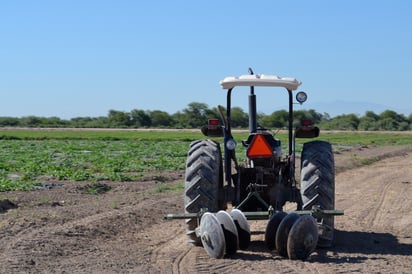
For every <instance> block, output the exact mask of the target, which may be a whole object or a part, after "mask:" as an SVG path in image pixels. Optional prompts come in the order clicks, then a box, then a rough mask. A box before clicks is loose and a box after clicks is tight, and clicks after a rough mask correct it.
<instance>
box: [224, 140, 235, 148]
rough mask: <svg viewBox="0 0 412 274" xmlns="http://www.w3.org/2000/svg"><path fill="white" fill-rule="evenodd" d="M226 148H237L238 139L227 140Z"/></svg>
mask: <svg viewBox="0 0 412 274" xmlns="http://www.w3.org/2000/svg"><path fill="white" fill-rule="evenodd" d="M226 148H227V149H228V150H234V149H235V148H236V141H235V140H234V139H229V140H227V141H226Z"/></svg>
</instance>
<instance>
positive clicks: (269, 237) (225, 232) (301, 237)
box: [164, 207, 343, 260]
mask: <svg viewBox="0 0 412 274" xmlns="http://www.w3.org/2000/svg"><path fill="white" fill-rule="evenodd" d="M331 215H343V211H341V210H321V209H319V208H318V207H314V208H313V209H312V210H310V211H308V210H305V211H292V212H285V211H273V210H269V211H268V212H264V211H259V212H242V211H241V210H239V209H237V208H234V209H232V210H231V211H224V210H220V211H218V212H216V213H212V212H208V211H207V209H202V210H201V211H200V212H199V213H197V214H193V213H186V214H166V215H164V219H168V220H170V219H196V220H197V222H198V224H199V225H198V227H197V228H196V229H195V231H196V236H197V237H199V239H200V241H201V243H202V245H203V248H204V249H205V251H206V253H207V254H208V255H209V256H210V257H212V258H216V259H220V258H223V257H224V256H225V255H233V254H236V252H237V250H238V249H241V250H247V248H248V247H249V245H250V243H251V232H250V226H249V223H248V220H264V219H267V220H268V223H267V225H266V229H265V244H266V246H267V247H268V250H269V251H271V250H276V251H277V253H278V254H279V255H280V256H282V257H285V258H289V259H291V260H305V259H307V258H308V257H309V256H310V254H312V252H313V251H314V250H315V249H316V246H317V244H318V239H319V233H322V231H323V229H324V225H323V224H322V220H323V217H324V216H331Z"/></svg>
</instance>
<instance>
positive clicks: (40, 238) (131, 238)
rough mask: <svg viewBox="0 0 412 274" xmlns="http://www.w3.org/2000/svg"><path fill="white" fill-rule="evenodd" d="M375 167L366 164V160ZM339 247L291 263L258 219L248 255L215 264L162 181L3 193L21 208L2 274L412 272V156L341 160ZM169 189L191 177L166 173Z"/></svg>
mask: <svg viewBox="0 0 412 274" xmlns="http://www.w3.org/2000/svg"><path fill="white" fill-rule="evenodd" d="M365 159H366V160H367V161H370V162H371V161H374V163H373V164H371V165H367V166H362V167H357V165H358V164H359V163H360V162H363V163H365V161H366V160H365ZM335 160H336V167H337V171H338V172H337V175H336V208H338V209H343V210H345V215H344V216H340V217H336V221H335V226H336V229H337V231H336V233H335V238H336V240H335V245H334V246H333V247H331V248H327V249H318V250H316V252H315V253H313V254H312V255H311V256H310V257H309V258H308V259H307V260H306V261H304V262H303V261H291V260H288V259H284V258H281V257H280V256H278V255H277V254H276V252H269V251H268V250H267V249H266V247H265V245H264V242H263V241H264V229H265V226H266V221H251V222H250V225H251V230H252V232H253V233H252V244H251V246H250V248H249V249H248V250H247V251H239V252H238V253H237V254H235V255H233V256H231V257H226V258H224V259H220V260H216V259H211V258H209V257H208V256H207V254H206V253H205V251H204V250H203V249H202V248H201V247H193V246H190V245H188V244H187V243H186V238H185V233H184V224H183V221H181V220H173V221H165V220H163V219H162V215H163V214H164V213H169V212H182V207H183V204H182V203H183V202H182V201H183V194H182V191H181V190H180V191H166V192H159V189H161V188H158V187H157V185H158V184H164V182H158V181H157V177H153V178H148V179H147V180H145V181H143V182H128V183H112V182H104V183H105V184H106V185H107V186H111V187H112V190H110V191H109V192H106V193H104V194H100V195H91V194H87V193H85V191H84V188H82V186H84V184H85V183H75V182H73V183H68V182H63V185H59V184H55V185H51V186H52V187H51V189H39V190H36V191H30V192H7V193H0V200H3V201H4V200H6V199H8V200H10V201H11V202H13V203H14V204H16V205H17V206H18V208H14V209H8V210H7V209H4V210H3V212H2V211H0V241H1V245H0V273H199V272H200V273H348V272H369V273H370V272H382V273H385V272H388V273H408V272H411V271H412V268H411V266H410V261H411V259H412V212H411V209H412V168H411V166H412V150H411V149H410V148H405V147H404V148H400V147H386V148H351V149H348V150H347V151H340V152H339V153H338V152H337V153H336V155H335ZM165 177H166V178H168V179H169V180H170V182H169V184H171V185H177V184H178V183H179V182H181V181H182V180H183V172H178V173H176V172H171V173H165V174H162V178H165Z"/></svg>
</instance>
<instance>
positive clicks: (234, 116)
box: [230, 107, 249, 128]
mask: <svg viewBox="0 0 412 274" xmlns="http://www.w3.org/2000/svg"><path fill="white" fill-rule="evenodd" d="M230 115H231V121H232V124H231V126H232V127H234V128H247V127H248V126H249V115H248V114H247V113H245V112H244V111H243V109H242V108H240V107H233V108H232V109H231V111H230Z"/></svg>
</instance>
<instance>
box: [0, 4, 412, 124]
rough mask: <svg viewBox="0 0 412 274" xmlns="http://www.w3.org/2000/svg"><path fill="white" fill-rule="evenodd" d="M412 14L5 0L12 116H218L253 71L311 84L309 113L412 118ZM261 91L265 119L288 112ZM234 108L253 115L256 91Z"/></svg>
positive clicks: (2, 36)
mask: <svg viewBox="0 0 412 274" xmlns="http://www.w3.org/2000/svg"><path fill="white" fill-rule="evenodd" d="M411 14H412V1H407V0H405V1H400V0H392V1H389V0H388V1H367V0H365V1H358V0H357V1H355V0H347V1H327V0H324V1H319V0H314V1H304V0H301V1H293V0H291V1H274V0H273V1H250V0H249V1H217V0H216V1H126V0H119V1H114V0H112V1H105V0H98V1H97V0H96V1H95V0H82V1H77V0H71V1H42V0H38V1H29V0H27V1H24V0H21V1H14V0H3V1H1V2H0V41H1V42H0V94H1V99H0V116H13V117H22V116H27V115H36V116H45V117H49V116H58V117H61V118H72V117H79V116H91V117H97V116H106V115H107V113H108V111H109V110H110V109H115V110H121V111H130V110H132V109H144V110H163V111H167V112H169V113H170V114H172V113H175V112H177V111H180V110H182V109H184V108H185V107H187V105H188V103H190V102H202V103H206V104H208V106H209V107H214V106H216V105H218V104H225V99H226V94H225V92H224V91H223V90H222V89H221V88H220V86H219V81H220V80H221V79H223V78H224V77H226V76H238V75H241V74H247V69H248V67H252V68H253V69H254V71H255V73H262V74H276V75H279V76H286V77H295V78H297V79H299V80H301V81H302V82H303V84H302V86H301V90H304V91H306V92H307V93H308V96H309V99H308V102H307V103H306V104H305V105H304V108H307V109H310V108H315V109H316V110H317V111H318V112H321V113H323V112H329V113H330V114H332V115H337V114H340V112H347V113H352V112H358V113H359V114H363V113H362V111H364V110H372V111H375V112H377V113H379V112H380V111H382V110H384V109H385V108H390V109H393V110H395V111H399V112H402V113H405V114H406V115H409V114H410V113H412V107H411V103H410V100H409V96H410V95H411V94H412V83H411V81H410V79H411V73H412V53H411V52H412V19H411ZM256 93H257V96H258V108H259V109H260V110H261V111H262V112H265V113H271V112H272V111H275V110H277V109H278V108H284V107H285V106H286V105H287V103H286V100H287V97H286V93H285V92H283V91H282V90H281V89H267V88H265V89H263V90H261V91H260V90H256ZM233 105H236V106H240V107H242V108H244V109H245V110H246V107H247V89H239V92H237V90H235V91H234V97H233ZM332 106H333V107H332ZM339 106H340V107H341V108H340V107H339ZM351 106H356V108H354V109H351ZM299 108H301V107H299ZM331 112H332V113H331Z"/></svg>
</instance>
